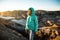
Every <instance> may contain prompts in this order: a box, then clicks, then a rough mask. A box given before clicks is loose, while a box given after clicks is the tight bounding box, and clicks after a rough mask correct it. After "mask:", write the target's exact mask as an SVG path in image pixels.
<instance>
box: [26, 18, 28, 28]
mask: <svg viewBox="0 0 60 40" xmlns="http://www.w3.org/2000/svg"><path fill="white" fill-rule="evenodd" d="M25 29H28V17H27V20H26V27H25Z"/></svg>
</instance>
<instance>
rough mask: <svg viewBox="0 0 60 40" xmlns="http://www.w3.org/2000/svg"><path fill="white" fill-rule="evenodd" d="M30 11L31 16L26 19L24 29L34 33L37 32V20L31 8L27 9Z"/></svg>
mask: <svg viewBox="0 0 60 40" xmlns="http://www.w3.org/2000/svg"><path fill="white" fill-rule="evenodd" d="M29 9H30V10H31V11H32V14H31V15H29V16H28V17H27V21H26V28H25V29H27V30H34V32H36V31H37V30H38V19H37V16H36V15H35V11H34V9H33V8H29Z"/></svg>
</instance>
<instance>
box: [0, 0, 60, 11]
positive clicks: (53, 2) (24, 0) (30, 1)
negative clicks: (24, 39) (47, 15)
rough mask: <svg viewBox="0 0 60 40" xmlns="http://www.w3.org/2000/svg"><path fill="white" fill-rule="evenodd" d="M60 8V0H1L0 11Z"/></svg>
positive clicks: (52, 9)
mask: <svg viewBox="0 0 60 40" xmlns="http://www.w3.org/2000/svg"><path fill="white" fill-rule="evenodd" d="M29 7H33V8H34V9H35V10H48V11H55V10H60V0H0V11H12V10H28V8H29Z"/></svg>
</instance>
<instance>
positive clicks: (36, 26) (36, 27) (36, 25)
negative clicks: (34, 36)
mask: <svg viewBox="0 0 60 40" xmlns="http://www.w3.org/2000/svg"><path fill="white" fill-rule="evenodd" d="M37 30H38V19H37V17H36V18H35V32H36V31H37Z"/></svg>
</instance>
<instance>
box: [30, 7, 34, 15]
mask: <svg viewBox="0 0 60 40" xmlns="http://www.w3.org/2000/svg"><path fill="white" fill-rule="evenodd" d="M29 10H31V11H32V14H31V15H35V10H34V8H32V7H30V8H29Z"/></svg>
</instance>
